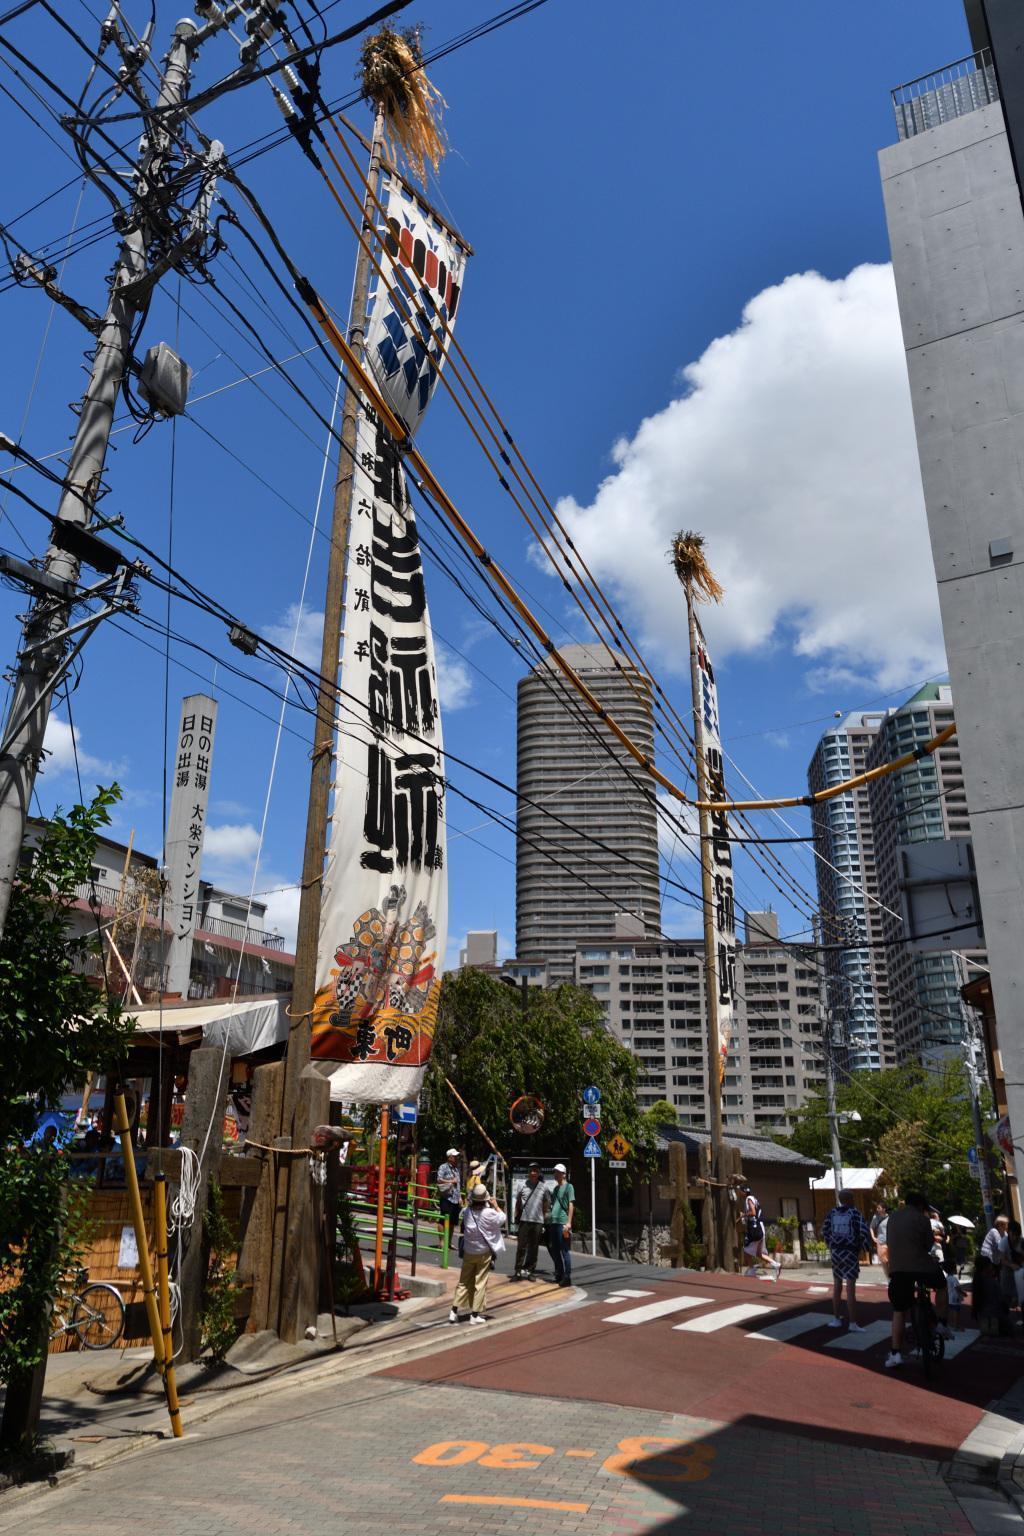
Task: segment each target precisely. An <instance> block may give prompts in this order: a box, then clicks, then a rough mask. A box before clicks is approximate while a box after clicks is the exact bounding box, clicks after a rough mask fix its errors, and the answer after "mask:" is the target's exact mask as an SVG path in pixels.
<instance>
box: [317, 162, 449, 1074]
mask: <svg viewBox="0 0 1024 1536" xmlns="http://www.w3.org/2000/svg"><path fill="white" fill-rule="evenodd" d="M388 208H389V229H390V232H391V240H390V244H391V246H392V247H393V248H394V252H393V254H394V253H397V255H396V259H395V266H394V270H395V271H397V270H399V269H400V268H399V263H400V261H401V262H405V260H406V254H408V261H407V263H406V264H407V266H408V271H409V274H410V275H411V276H412V277H413V278H414V280H415V281H416V282H417V283H418V284H420V285H425V286H429V287H430V289H431V291H432V292H433V294H434V298H435V301H436V302H437V303H438V307H439V308H441V306H442V305H443V306H444V311H445V313H446V314H447V316H448V318H449V323H450V319H451V317H452V316H453V315H454V312H455V307H456V304H457V302H458V292H459V285H460V283H461V276H462V265H463V261H464V255H463V252H462V251H461V248H460V247H458V246H457V245H454V244H453V243H452V240H451V237H450V236H448V234H447V233H446V231H444V230H443V229H441V227H440V226H439V225H434V224H433V223H430V222H429V221H428V219H427V217H426V216H425V215H423V214H422V212H421V210H420V209H419V207H418V205H417V204H416V203H415V202H414V201H412V200H411V197H410V194H408V193H406V192H404V190H403V189H402V187H401V186H400V184H399V183H397V182H396V180H395V179H394V178H392V179H391V186H390V188H389V193H388ZM428 223H429V227H430V235H429V239H430V241H431V242H432V243H431V244H429V246H428V247H427V248H426V249H425V250H421V247H424V246H425V245H426V242H427V239H428V236H427V235H426V234H425V233H424V231H425V230H427V228H428ZM428 257H429V259H428ZM384 267H385V270H388V263H387V261H386V260H385V262H384ZM424 307H425V308H426V309H427V312H428V314H429V313H431V310H430V306H429V305H425V306H424ZM367 351H368V356H369V358H370V360H371V363H372V365H373V369H374V374H375V376H376V379H377V381H378V383H379V385H380V387H381V389H382V392H384V393H385V395H386V396H387V399H388V402H389V404H391V405H392V407H393V409H394V410H395V411H396V413H397V414H400V415H401V417H402V420H403V421H404V422H405V423H406V425H407V426H408V427H409V429H410V431H415V429H416V427H417V426H418V425H419V422H420V420H421V419H422V416H423V412H424V410H425V409H426V406H427V404H428V403H429V400H430V395H431V393H432V386H433V382H434V379H435V377H436V375H435V372H434V370H433V368H432V367H431V365H430V362H429V360H428V359H427V355H426V345H425V344H424V342H423V339H422V329H421V327H420V325H419V322H418V320H417V317H416V315H415V313H413V312H412V311H411V310H410V313H409V314H408V315H406V316H402V315H400V314H399V313H398V310H397V309H396V307H395V305H394V303H393V302H392V300H391V298H390V296H389V295H388V293H387V291H386V289H385V288H384V286H383V284H382V285H381V286H380V287H379V288H378V290H377V293H376V295H375V297H374V300H373V305H372V312H371V316H370V321H369V325H368V329H367ZM342 689H343V695H342V701H341V730H340V732H339V738H338V756H337V773H336V784H335V802H334V819H333V831H332V838H331V844H330V848H329V850H328V859H327V867H326V874H325V877H324V902H323V915H322V920H321V929H320V951H319V956H318V961H317V992H316V1001H315V1005H314V1011H313V1038H312V1054H313V1057H314V1059H316V1060H318V1061H323V1062H336V1063H338V1065H337V1067H336V1068H335V1069H334V1070H333V1071H332V1072H331V1074H330V1076H331V1084H332V1087H331V1092H332V1096H333V1097H334V1098H335V1099H338V1098H344V1099H349V1100H355V1101H360V1102H363V1103H377V1104H396V1103H400V1102H401V1101H402V1100H404V1099H411V1098H414V1097H415V1096H416V1094H417V1093H418V1092H419V1089H420V1085H421V1083H422V1081H423V1075H424V1072H425V1070H426V1065H427V1060H428V1058H429V1056H430V1048H431V1045H432V1043H433V1038H434V1030H435V1027H436V1024H437V1010H438V1002H439V998H440V991H441V967H442V963H443V961H444V953H445V944H446V941H447V930H448V883H447V871H446V869H445V854H446V848H445V831H444V798H445V797H444V757H443V747H442V739H441V719H440V713H439V709H438V690H437V670H436V666H435V661H434V643H433V638H432V635H431V630H430V618H429V614H428V612H427V599H426V592H425V589H424V584H423V564H422V559H421V556H420V546H419V535H418V532H417V528H416V519H415V517H414V515H413V509H412V506H411V504H410V501H409V495H408V490H407V487H406V480H405V474H404V471H403V468H402V460H401V454H400V451H399V448H398V446H397V445H396V443H395V441H394V439H393V438H392V437H391V435H390V433H389V432H388V431H387V430H386V428H385V427H384V425H383V423H382V422H380V421H379V420H378V417H377V413H376V411H374V410H373V409H372V407H371V406H370V405H369V403H368V402H367V401H365V400H364V401H363V403H362V406H361V410H360V419H359V427H358V438H357V444H356V460H355V472H354V484H353V498H352V522H351V532H350V538H349V554H348V571H347V576H346V599H345V640H344V648H343V652H342Z"/></svg>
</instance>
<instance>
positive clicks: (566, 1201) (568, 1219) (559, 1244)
mask: <svg viewBox="0 0 1024 1536" xmlns="http://www.w3.org/2000/svg"><path fill="white" fill-rule="evenodd" d="M575 1211H576V1191H575V1190H574V1189H573V1187H572V1185H571V1184H570V1183H569V1180H568V1177H567V1175H566V1167H565V1164H564V1163H556V1164H555V1187H554V1189H553V1191H552V1193H551V1209H550V1210H549V1211H548V1214H547V1219H546V1223H545V1229H544V1235H545V1239H546V1241H547V1245H548V1252H549V1253H550V1255H551V1262H552V1264H554V1266H555V1279H556V1280H557V1282H558V1284H559V1285H572V1218H573V1216H574V1214H575Z"/></svg>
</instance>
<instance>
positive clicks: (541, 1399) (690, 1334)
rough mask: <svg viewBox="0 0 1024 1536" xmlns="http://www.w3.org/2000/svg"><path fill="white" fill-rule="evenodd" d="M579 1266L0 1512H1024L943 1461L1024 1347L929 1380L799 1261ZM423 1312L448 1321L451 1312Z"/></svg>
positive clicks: (434, 1534)
mask: <svg viewBox="0 0 1024 1536" xmlns="http://www.w3.org/2000/svg"><path fill="white" fill-rule="evenodd" d="M578 1277H579V1280H580V1282H581V1283H586V1284H587V1286H588V1291H589V1294H588V1298H587V1300H586V1302H585V1303H584V1304H582V1305H577V1306H575V1307H569V1308H568V1309H567V1310H563V1311H561V1312H560V1313H559V1314H557V1315H555V1316H551V1317H549V1318H538V1319H534V1320H531V1321H528V1322H526V1323H525V1324H524V1325H523V1326H521V1327H518V1328H516V1329H512V1330H508V1331H505V1332H503V1333H493V1334H488V1332H487V1330H486V1329H480V1330H479V1336H477V1332H476V1331H475V1330H474V1332H473V1334H472V1335H468V1334H467V1333H464V1332H462V1330H461V1329H460V1335H461V1338H462V1339H464V1340H465V1343H464V1347H463V1348H460V1349H459V1350H457V1351H448V1350H446V1349H444V1348H443V1347H442V1349H441V1350H440V1351H439V1352H438V1353H437V1354H436V1355H434V1356H432V1357H430V1358H428V1359H423V1360H419V1361H413V1362H410V1363H408V1364H407V1365H405V1366H400V1367H397V1368H395V1369H393V1370H390V1371H388V1372H383V1373H379V1374H377V1375H372V1376H368V1377H366V1378H363V1379H360V1380H356V1381H354V1382H349V1383H348V1384H347V1385H345V1386H342V1385H340V1384H339V1383H337V1382H335V1383H331V1382H327V1383H324V1384H322V1385H320V1386H316V1387H314V1386H309V1387H306V1388H303V1387H302V1386H301V1385H298V1386H295V1385H293V1386H290V1387H288V1388H287V1389H283V1390H282V1391H280V1392H275V1393H274V1394H272V1395H270V1396H268V1397H265V1398H263V1399H260V1400H259V1401H257V1402H253V1403H250V1404H248V1405H247V1406H239V1407H237V1408H232V1409H229V1410H225V1411H224V1412H223V1413H221V1414H219V1415H218V1416H217V1417H216V1418H215V1419H213V1420H211V1421H210V1422H208V1423H206V1424H198V1425H196V1426H195V1428H194V1429H192V1430H190V1432H189V1433H188V1434H187V1436H186V1438H185V1439H184V1440H182V1441H179V1442H173V1441H166V1442H164V1443H162V1444H160V1445H158V1446H155V1447H153V1448H150V1449H146V1450H144V1451H141V1452H137V1453H135V1454H133V1455H131V1456H128V1457H125V1458H123V1459H120V1460H117V1461H114V1462H111V1463H108V1464H107V1465H106V1466H105V1467H103V1468H102V1469H101V1470H100V1471H99V1472H97V1473H95V1474H91V1475H89V1476H87V1477H85V1478H82V1479H80V1480H78V1481H76V1482H72V1483H70V1484H68V1485H67V1486H66V1487H60V1488H58V1489H56V1490H54V1491H52V1492H45V1493H42V1494H40V1495H37V1496H35V1497H34V1498H32V1499H30V1500H28V1501H26V1502H22V1501H19V1502H17V1503H16V1504H14V1505H11V1506H10V1508H9V1511H8V1508H7V1507H5V1506H4V1504H3V1503H0V1531H11V1532H14V1531H16V1532H17V1533H18V1536H44V1533H45V1536H51V1533H52V1532H54V1531H62V1530H63V1531H80V1530H81V1531H96V1530H109V1529H115V1530H116V1529H121V1528H122V1527H125V1526H128V1527H130V1528H132V1529H153V1530H158V1531H159V1532H160V1533H161V1536H234V1533H238V1536H252V1533H253V1531H254V1530H255V1531H257V1532H258V1533H259V1536H321V1533H322V1536H328V1533H330V1536H334V1533H342V1536H379V1533H380V1532H381V1530H386V1531H388V1532H389V1536H390V1533H399V1536H406V1533H408V1536H461V1533H465V1536H481V1533H482V1536H511V1533H516V1536H548V1533H550V1536H579V1533H582V1532H586V1533H589V1536H648V1533H650V1536H720V1533H722V1532H727V1533H728V1536H754V1533H755V1532H756V1533H757V1536H762V1533H763V1532H764V1531H765V1530H766V1529H768V1530H781V1531H783V1532H786V1533H787V1536H788V1533H794V1532H795V1533H798V1536H972V1533H974V1532H984V1533H985V1536H990V1533H992V1532H1000V1533H1001V1532H1004V1531H1005V1532H1006V1536H1016V1533H1017V1532H1019V1531H1020V1530H1021V1528H1022V1526H1021V1521H1020V1518H1019V1517H1018V1516H1016V1515H1013V1514H1011V1513H1010V1512H1009V1511H1008V1510H1006V1509H1004V1507H1003V1506H1002V1505H979V1506H974V1505H972V1504H969V1503H965V1504H964V1505H961V1503H960V1502H959V1501H958V1499H957V1498H956V1497H955V1496H954V1493H953V1492H952V1491H951V1490H950V1488H949V1486H948V1484H947V1482H946V1481H945V1478H944V1476H943V1470H944V1466H943V1464H944V1463H945V1462H946V1461H948V1458H949V1456H950V1455H951V1453H952V1451H953V1450H955V1449H956V1447H957V1446H958V1445H959V1444H960V1443H961V1441H962V1440H963V1438H964V1437H965V1435H966V1434H967V1433H968V1432H969V1431H970V1429H971V1428H973V1427H974V1425H976V1424H977V1423H978V1422H979V1420H980V1418H981V1416H982V1411H983V1406H984V1404H985V1403H986V1402H988V1401H989V1400H990V1399H992V1398H995V1397H997V1396H999V1394H1000V1393H1001V1392H1002V1391H1003V1390H1005V1388H1006V1386H1008V1385H1009V1383H1010V1382H1011V1381H1012V1380H1013V1379H1014V1378H1015V1377H1016V1376H1017V1375H1018V1373H1019V1367H1020V1364H1021V1362H1022V1353H1021V1351H1020V1350H1018V1349H1016V1348H1014V1347H1012V1346H1011V1347H1009V1348H1008V1347H1006V1346H1005V1345H996V1346H992V1345H989V1344H987V1343H984V1342H980V1341H974V1342H969V1341H968V1342H966V1346H965V1347H961V1348H960V1349H959V1350H958V1352H956V1354H955V1358H952V1359H950V1360H949V1361H948V1362H947V1363H946V1365H945V1366H944V1367H943V1370H942V1374H941V1376H940V1378H939V1379H938V1380H937V1381H936V1382H935V1383H934V1384H933V1385H931V1386H927V1387H926V1386H925V1384H924V1381H923V1379H922V1377H921V1374H920V1371H919V1369H918V1368H916V1367H913V1368H908V1370H907V1372H906V1373H905V1375H903V1376H900V1377H894V1376H892V1375H891V1374H890V1373H888V1372H885V1371H884V1370H883V1368H882V1364H881V1361H882V1359H883V1358H884V1347H885V1346H884V1342H883V1341H882V1340H881V1336H880V1333H879V1329H878V1328H877V1327H876V1328H875V1329H874V1330H873V1331H872V1330H870V1329H869V1333H868V1334H867V1335H847V1334H846V1333H845V1332H840V1331H838V1330H830V1329H828V1328H827V1327H824V1326H823V1322H824V1323H827V1319H828V1316H829V1315H830V1308H829V1305H828V1296H827V1293H825V1292H823V1291H822V1290H821V1289H820V1288H818V1287H816V1288H814V1289H812V1288H811V1287H810V1286H809V1285H808V1284H807V1282H806V1281H801V1282H787V1281H782V1282H780V1283H779V1284H778V1285H777V1286H776V1285H767V1284H764V1283H760V1282H756V1281H747V1280H742V1279H738V1278H736V1277H731V1276H704V1275H695V1274H690V1273H677V1274H671V1273H669V1272H666V1271H664V1270H661V1271H653V1272H649V1273H644V1272H643V1271H642V1270H641V1269H640V1268H639V1267H638V1266H635V1265H622V1266H618V1265H608V1264H604V1265H601V1264H589V1263H586V1262H585V1263H582V1264H581V1265H580V1266H579V1276H578ZM539 1283H540V1282H538V1284H539ZM627 1291H629V1292H634V1293H643V1294H632V1295H626V1294H625V1292H627ZM876 1294H877V1296H878V1297H880V1296H881V1294H882V1293H881V1292H880V1291H879V1292H877V1293H876ZM885 1310H886V1309H885V1308H884V1307H883V1306H882V1304H881V1302H880V1300H877V1301H875V1302H874V1303H871V1304H869V1305H868V1306H867V1307H866V1308H865V1315H866V1321H868V1322H869V1323H871V1322H874V1323H876V1324H883V1325H884V1319H883V1317H882V1315H881V1314H882V1313H883V1312H884V1311H885ZM468 1327H469V1325H468V1324H466V1325H463V1328H464V1329H466V1330H468ZM437 1328H438V1336H439V1339H441V1340H444V1339H447V1338H448V1337H449V1336H451V1335H452V1334H453V1333H454V1330H452V1329H451V1328H449V1327H447V1326H446V1325H445V1324H444V1323H443V1322H440V1323H438V1325H437ZM861 1342H864V1343H865V1344H866V1347H864V1348H857V1347H851V1343H852V1344H854V1345H856V1344H860V1343H861ZM978 1508H981V1510H982V1515H981V1516H978V1513H977V1511H978ZM968 1510H971V1511H972V1515H971V1518H968V1513H967V1511H968ZM979 1521H980V1522H981V1523H978V1522H979Z"/></svg>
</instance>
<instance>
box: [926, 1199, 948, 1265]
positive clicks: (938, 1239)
mask: <svg viewBox="0 0 1024 1536" xmlns="http://www.w3.org/2000/svg"><path fill="white" fill-rule="evenodd" d="M928 1220H929V1221H930V1222H931V1224H932V1258H933V1259H934V1260H935V1262H936V1264H944V1263H945V1262H946V1227H945V1223H944V1222H943V1220H942V1217H941V1216H940V1215H939V1212H938V1210H937V1208H936V1207H935V1206H934V1205H930V1206H929V1207H928Z"/></svg>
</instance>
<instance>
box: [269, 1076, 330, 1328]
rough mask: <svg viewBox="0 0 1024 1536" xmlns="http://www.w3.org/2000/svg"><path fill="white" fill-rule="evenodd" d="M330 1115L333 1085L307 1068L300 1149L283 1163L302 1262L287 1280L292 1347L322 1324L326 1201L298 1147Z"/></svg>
mask: <svg viewBox="0 0 1024 1536" xmlns="http://www.w3.org/2000/svg"><path fill="white" fill-rule="evenodd" d="M330 1111H331V1085H330V1083H329V1082H328V1080H327V1078H326V1077H324V1075H323V1073H322V1072H318V1071H317V1069H316V1068H315V1067H307V1068H306V1070H305V1072H303V1074H302V1077H301V1079H300V1082H299V1095H298V1100H297V1102H296V1105H295V1118H294V1120H293V1122H292V1124H293V1128H294V1136H293V1140H292V1146H293V1147H294V1148H296V1150H295V1151H294V1152H292V1153H290V1154H289V1155H287V1156H285V1157H283V1158H281V1159H280V1161H282V1162H287V1164H288V1180H289V1183H288V1191H289V1193H288V1201H287V1206H286V1210H285V1234H284V1240H285V1245H286V1247H287V1250H288V1252H289V1253H292V1254H294V1255H295V1256H296V1262H295V1263H294V1264H292V1265H291V1267H290V1268H289V1269H287V1270H285V1271H284V1273H283V1274H282V1276H281V1293H280V1302H279V1306H278V1320H277V1331H278V1333H279V1334H280V1336H281V1338H282V1339H284V1340H285V1341H286V1342H287V1343H289V1344H294V1343H296V1342H297V1341H298V1340H299V1339H301V1338H302V1336H303V1334H304V1333H305V1330H306V1328H307V1327H308V1326H309V1324H310V1323H315V1322H316V1319H317V1310H318V1308H317V1303H318V1301H319V1293H320V1265H319V1262H318V1252H319V1238H320V1201H319V1199H318V1198H316V1191H315V1188H314V1184H313V1179H312V1176H311V1174H310V1171H309V1159H308V1157H306V1156H300V1155H299V1152H298V1150H297V1149H298V1148H301V1147H308V1146H309V1145H310V1141H311V1139H312V1135H313V1131H314V1130H315V1128H316V1127H317V1126H318V1125H323V1124H324V1123H325V1121H326V1120H327V1117H328V1115H329V1114H330ZM300 1185H301V1186H302V1190H301V1194H300V1193H299V1186H300ZM299 1255H301V1256H302V1262H301V1263H300V1262H298V1258H299Z"/></svg>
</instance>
